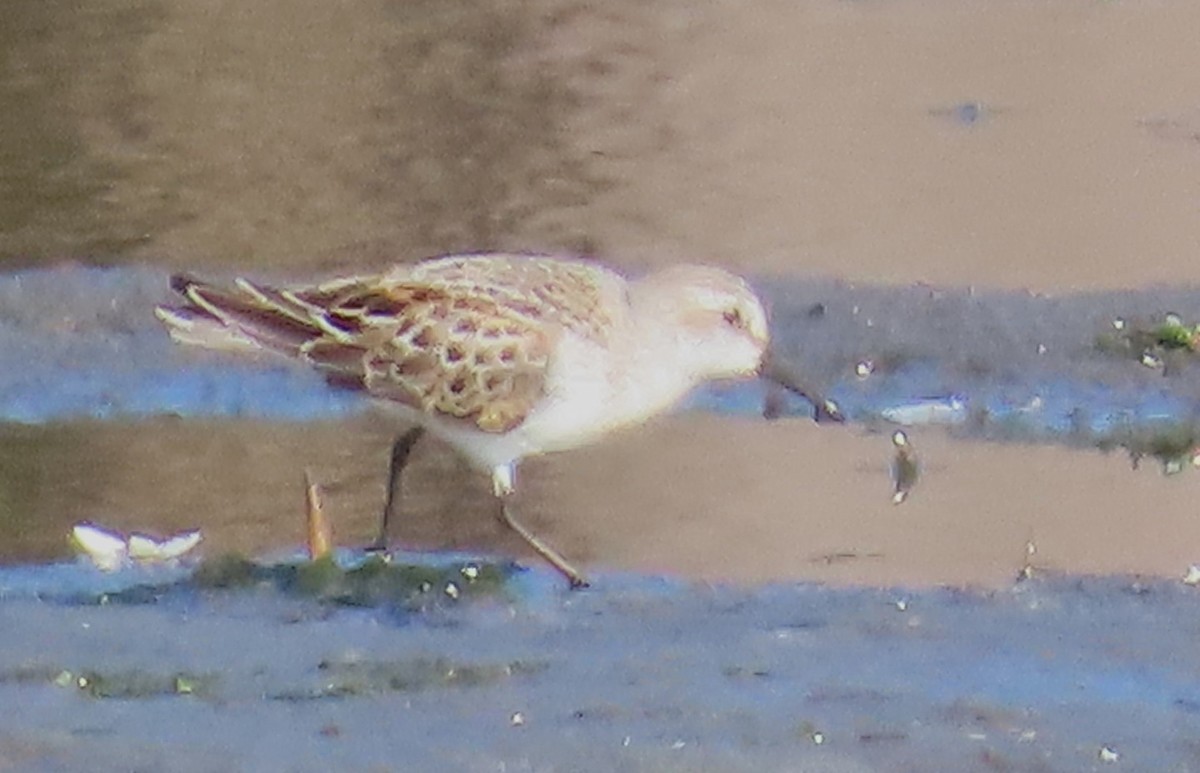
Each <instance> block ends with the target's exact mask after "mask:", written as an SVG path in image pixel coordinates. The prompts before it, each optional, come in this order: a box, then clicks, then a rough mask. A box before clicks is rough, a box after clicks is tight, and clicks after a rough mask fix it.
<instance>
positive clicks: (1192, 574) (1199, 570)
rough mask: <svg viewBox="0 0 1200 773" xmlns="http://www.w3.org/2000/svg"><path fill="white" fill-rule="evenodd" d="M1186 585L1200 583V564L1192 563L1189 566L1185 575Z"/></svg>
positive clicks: (1184, 582) (1184, 581)
mask: <svg viewBox="0 0 1200 773" xmlns="http://www.w3.org/2000/svg"><path fill="white" fill-rule="evenodd" d="M1183 584H1184V585H1200V566H1197V565H1196V564H1192V565H1191V566H1189V567H1188V568H1187V573H1186V574H1185V575H1183Z"/></svg>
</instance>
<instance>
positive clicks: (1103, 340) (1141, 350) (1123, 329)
mask: <svg viewBox="0 0 1200 773" xmlns="http://www.w3.org/2000/svg"><path fill="white" fill-rule="evenodd" d="M1095 346H1096V349H1097V351H1100V352H1103V353H1105V354H1110V355H1114V356H1117V357H1125V358H1129V359H1134V360H1137V361H1138V362H1140V363H1141V364H1142V365H1144V366H1146V367H1148V368H1155V369H1160V370H1163V371H1164V372H1166V373H1169V372H1171V371H1172V370H1174V369H1177V368H1178V367H1179V366H1181V365H1183V364H1185V363H1186V362H1187V361H1190V360H1192V359H1194V358H1195V356H1196V353H1197V352H1198V351H1200V324H1196V325H1189V324H1187V323H1186V322H1184V321H1183V319H1182V318H1181V317H1180V316H1179V315H1178V314H1173V313H1169V312H1168V313H1167V314H1164V315H1163V317H1162V319H1160V320H1154V321H1149V322H1131V321H1127V320H1125V319H1122V318H1117V319H1114V320H1113V321H1112V329H1111V330H1106V331H1105V332H1103V333H1101V334H1100V335H1098V336H1096V341H1095Z"/></svg>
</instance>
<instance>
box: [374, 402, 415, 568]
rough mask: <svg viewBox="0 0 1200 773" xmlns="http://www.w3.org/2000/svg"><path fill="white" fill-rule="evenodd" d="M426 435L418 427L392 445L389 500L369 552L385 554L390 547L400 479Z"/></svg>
mask: <svg viewBox="0 0 1200 773" xmlns="http://www.w3.org/2000/svg"><path fill="white" fill-rule="evenodd" d="M424 434H425V428H424V427H422V426H420V425H418V426H416V427H413V428H412V429H410V430H409V431H408V432H405V433H404V434H402V435H399V436H397V437H396V442H394V443H392V459H391V463H390V464H389V465H388V482H387V499H386V500H385V501H384V503H383V515H382V517H381V518H380V521H379V534H378V536H376V537H375V542H373V543H372V544H371V545H370V546H368V547H367V550H368V551H374V552H384V551H386V550H387V547H388V524H389V523H390V522H391V519H392V511H393V510H396V509H398V508H399V507H400V478H401V474H402V473H403V472H404V466H405V465H406V464H408V456H409V454H411V453H412V450H413V446H415V445H416V444H417V441H418V440H420V439H421V437H422V436H423V435H424Z"/></svg>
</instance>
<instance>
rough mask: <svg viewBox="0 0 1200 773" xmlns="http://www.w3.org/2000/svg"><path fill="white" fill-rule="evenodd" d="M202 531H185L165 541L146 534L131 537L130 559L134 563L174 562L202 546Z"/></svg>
mask: <svg viewBox="0 0 1200 773" xmlns="http://www.w3.org/2000/svg"><path fill="white" fill-rule="evenodd" d="M201 539H203V538H202V537H201V536H200V530H199V529H196V530H193V531H184V532H180V533H179V534H176V535H174V536H172V537H168V538H167V539H164V540H156V539H154V538H153V537H147V536H146V535H145V534H132V535H130V537H129V557H130V558H132V559H133V560H134V561H173V560H175V559H177V558H179V557H180V556H182V555H184V554H185V553H188V552H189V551H191V550H192V549H193V548H195V547H196V546H197V545H199V544H200V540H201Z"/></svg>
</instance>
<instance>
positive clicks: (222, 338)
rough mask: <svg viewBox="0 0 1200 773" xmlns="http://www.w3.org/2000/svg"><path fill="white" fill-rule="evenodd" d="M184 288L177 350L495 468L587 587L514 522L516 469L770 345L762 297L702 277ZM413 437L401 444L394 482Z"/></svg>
mask: <svg viewBox="0 0 1200 773" xmlns="http://www.w3.org/2000/svg"><path fill="white" fill-rule="evenodd" d="M172 287H173V288H174V289H175V290H177V291H178V292H179V293H180V294H181V295H183V296H184V298H185V299H186V300H187V302H188V303H187V305H185V306H182V307H160V308H159V309H158V310H157V313H158V316H159V318H160V319H162V321H163V322H164V323H166V325H167V327H168V329H169V330H170V332H171V335H172V336H173V337H174V338H175V339H176V340H178V341H180V342H183V343H190V344H198V345H201V346H206V347H210V348H225V349H235V350H246V349H251V350H254V349H263V350H268V351H274V352H277V353H279V354H282V355H285V356H288V357H291V358H293V359H298V360H301V361H303V362H306V363H309V364H310V365H312V366H314V367H316V368H318V369H320V370H321V371H322V372H324V373H325V374H326V376H327V377H328V378H329V379H330V381H332V382H335V383H337V384H340V385H348V386H353V387H356V388H360V389H362V390H364V391H366V392H367V393H368V394H370V395H371V396H373V397H376V398H378V399H380V400H381V401H382V402H384V403H386V404H389V405H393V406H394V407H395V408H396V409H397V410H398V411H399V412H400V413H401V414H402V415H403V416H404V417H406V418H408V419H410V420H412V421H415V422H416V423H417V424H418V425H419V426H420V427H422V428H425V429H428V430H430V431H432V432H434V434H437V435H439V436H440V437H442V438H443V439H445V440H446V441H448V442H449V443H451V444H452V445H454V446H455V447H456V448H458V449H459V450H460V451H461V452H462V453H463V454H465V455H466V457H467V458H468V459H470V460H472V461H473V462H474V463H475V464H476V465H477V466H479V467H481V468H482V469H485V470H488V471H490V472H491V474H492V481H493V487H494V489H495V492H496V494H497V496H498V497H499V498H500V499H501V501H502V503H503V506H502V508H501V517H502V519H503V520H504V522H505V523H506V524H507V525H509V526H510V527H512V528H513V529H514V530H515V531H516V532H517V533H518V534H520V535H521V536H522V537H523V538H524V539H525V540H526V541H527V542H529V544H530V545H532V546H533V547H534V549H535V550H537V551H538V552H539V553H540V554H541V555H542V556H543V557H545V558H547V560H549V561H550V562H551V563H552V564H554V566H555V567H556V568H558V569H559V570H560V571H562V572H563V573H564V574H565V575H566V576H567V577H568V578H569V579H570V580H571V582H572V584H573V585H581V584H583V583H584V581H583V578H582V575H580V574H579V573H578V572H577V571H575V569H574V568H572V567H571V566H570V564H568V563H567V562H566V561H565V560H564V559H562V557H561V556H559V555H558V554H557V553H556V552H554V551H553V550H552V549H550V548H549V547H548V546H546V545H544V544H543V543H541V542H540V540H538V539H537V538H536V537H535V536H534V535H532V534H531V533H529V531H528V530H527V529H525V528H524V527H523V526H521V525H520V524H519V523H517V522H516V521H515V520H513V518H512V516H511V513H510V512H509V507H508V499H509V495H510V494H511V493H512V492H513V490H514V487H515V482H514V474H515V466H516V464H517V462H518V461H519V460H520V459H521V458H523V457H526V456H530V455H534V454H539V453H544V452H547V451H555V450H562V449H567V448H572V447H575V446H578V445H582V444H584V443H587V442H591V441H593V440H595V439H598V438H599V437H601V436H603V435H604V434H606V433H608V432H610V431H613V430H615V429H618V428H620V427H624V426H628V425H632V424H636V423H638V422H640V421H642V420H644V419H645V418H647V417H649V416H651V415H653V414H655V413H658V412H660V411H662V410H664V409H665V408H667V407H669V406H670V405H672V404H673V403H674V402H676V401H677V400H678V399H679V398H680V397H682V396H683V395H684V394H685V393H686V392H688V391H689V390H690V389H691V388H692V387H693V386H695V385H696V384H698V383H700V382H701V381H704V380H707V379H709V378H722V377H737V376H750V375H753V374H754V373H756V372H757V371H758V369H759V367H760V365H761V362H762V358H763V354H764V352H765V350H766V347H767V339H768V332H767V320H766V314H765V312H764V311H763V307H762V304H761V303H760V302H759V300H758V298H757V297H756V296H755V294H754V293H753V291H752V290H751V289H750V288H749V287H748V286H747V285H746V283H745V282H744V281H742V280H741V279H739V278H738V277H736V276H734V275H732V274H729V273H727V272H725V271H722V270H720V269H716V268H710V267H706V266H692V265H680V266H673V267H670V268H667V269H664V270H662V271H659V272H657V273H655V274H651V275H649V276H647V277H644V278H642V279H638V280H634V281H627V280H625V279H624V278H623V277H621V276H620V275H619V274H616V273H614V272H613V271H610V270H609V269H607V268H604V267H603V266H601V265H599V264H597V263H594V262H590V261H586V260H580V259H574V258H555V257H546V256H525V255H508V254H484V255H457V256H448V257H443V258H434V259H430V260H426V261H422V262H419V263H415V264H409V265H401V266H397V267H396V268H394V269H392V270H390V271H388V272H386V273H383V274H375V275H369V276H361V277H351V278H344V279H335V280H332V281H328V282H324V283H320V284H315V285H308V286H297V287H284V288H274V287H268V286H265V285H260V284H256V283H253V282H250V281H247V280H244V279H238V280H236V281H235V282H234V284H233V286H232V287H230V288H219V287H215V286H213V285H210V284H207V283H204V282H201V281H199V280H197V279H194V278H192V277H186V276H181V277H176V278H174V279H173V280H172ZM415 438H416V436H415V435H410V436H406V438H402V439H401V440H400V441H398V442H397V445H396V448H395V449H394V457H393V473H394V474H396V473H397V472H398V467H400V466H403V457H404V456H406V455H407V453H408V450H409V449H411V446H412V444H413V442H415ZM397 453H399V454H400V455H401V456H400V458H399V461H397V458H396V454H397ZM384 529H385V530H386V522H385V526H384ZM381 536H382V535H381Z"/></svg>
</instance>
